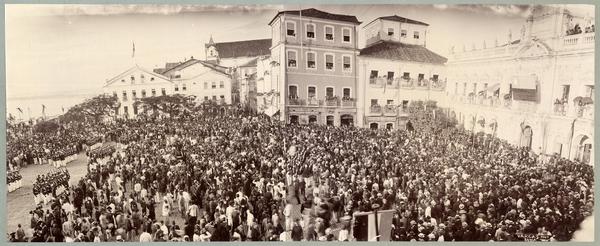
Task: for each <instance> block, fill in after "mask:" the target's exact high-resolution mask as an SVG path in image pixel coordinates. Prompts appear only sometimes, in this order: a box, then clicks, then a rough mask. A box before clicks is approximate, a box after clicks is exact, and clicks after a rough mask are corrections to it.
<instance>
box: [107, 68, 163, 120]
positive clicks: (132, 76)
mask: <svg viewBox="0 0 600 246" xmlns="http://www.w3.org/2000/svg"><path fill="white" fill-rule="evenodd" d="M174 85H175V83H173V82H172V81H171V80H169V78H167V77H165V76H163V75H161V74H157V73H154V72H150V71H148V70H145V69H143V68H141V67H139V66H137V65H136V66H134V67H132V68H130V69H128V70H127V71H125V72H123V73H121V74H119V75H117V76H115V77H113V78H112V79H109V80H108V81H107V82H106V85H104V87H103V91H104V93H105V94H107V95H113V96H115V97H117V98H118V99H119V102H120V103H121V106H120V107H119V109H118V110H117V115H119V116H120V117H125V118H133V117H135V116H136V115H137V114H138V108H137V107H135V105H134V102H135V101H136V99H138V98H144V97H153V96H160V95H170V94H172V93H173V89H174Z"/></svg>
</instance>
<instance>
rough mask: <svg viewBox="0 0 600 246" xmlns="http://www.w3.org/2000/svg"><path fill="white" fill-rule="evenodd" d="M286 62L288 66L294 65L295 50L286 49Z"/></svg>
mask: <svg viewBox="0 0 600 246" xmlns="http://www.w3.org/2000/svg"><path fill="white" fill-rule="evenodd" d="M287 64H288V67H296V51H293V50H288V52H287Z"/></svg>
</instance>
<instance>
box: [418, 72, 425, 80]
mask: <svg viewBox="0 0 600 246" xmlns="http://www.w3.org/2000/svg"><path fill="white" fill-rule="evenodd" d="M423 79H425V74H422V73H420V74H419V81H423Z"/></svg>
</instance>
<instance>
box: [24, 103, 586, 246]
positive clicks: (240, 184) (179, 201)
mask: <svg viewBox="0 0 600 246" xmlns="http://www.w3.org/2000/svg"><path fill="white" fill-rule="evenodd" d="M411 112H412V117H411V127H410V130H396V131H389V130H369V129H360V128H353V127H332V126H318V125H285V124H283V123H281V122H278V121H274V120H271V119H269V118H266V117H264V116H258V115H252V114H247V113H244V112H242V111H241V110H237V109H229V110H227V111H226V112H223V111H221V110H214V109H210V110H203V111H200V112H198V114H197V115H193V116H189V117H187V118H179V119H176V120H175V119H169V118H165V119H155V120H128V121H119V122H117V124H116V126H115V127H114V128H113V130H112V131H110V133H107V134H109V135H110V136H111V137H110V138H111V139H112V140H114V141H115V142H117V143H118V146H119V147H118V148H114V147H110V148H102V149H99V150H97V151H94V152H90V153H88V155H89V157H90V158H89V160H90V161H89V166H88V173H87V175H86V176H85V177H84V178H83V179H82V180H80V181H79V182H78V184H77V185H75V186H73V187H70V189H69V192H65V193H63V194H62V195H61V196H58V197H57V198H56V199H54V200H53V201H51V202H50V209H48V210H46V211H44V210H43V208H42V207H41V206H40V207H38V209H36V210H35V211H32V213H31V220H32V223H31V225H30V226H31V228H32V229H33V230H34V232H35V233H34V236H33V238H32V241H60V242H62V241H66V242H73V241H75V242H79V241H85V242H105V241H140V242H153V241H263V240H264V241H301V240H304V241H331V240H336V241H338V240H339V241H348V240H354V239H353V238H364V235H360V231H361V230H353V226H352V220H351V218H352V215H353V214H355V213H356V212H368V211H371V210H372V208H373V207H380V208H381V209H383V210H389V209H392V210H394V211H395V213H394V218H393V221H392V229H391V230H390V231H381V232H380V233H389V235H390V237H391V238H392V240H397V241H522V240H529V239H530V238H531V235H533V238H534V240H569V239H571V237H572V235H573V233H574V231H576V230H577V229H578V228H579V225H580V223H581V222H582V221H583V219H584V218H585V217H587V216H589V215H590V214H591V212H592V209H593V186H594V180H593V170H592V168H591V167H590V166H588V165H585V164H581V163H579V162H577V161H570V160H567V159H563V158H560V157H558V156H537V155H535V154H533V153H532V152H530V151H528V150H527V149H524V148H518V147H515V146H512V145H510V144H508V143H506V142H504V141H502V140H499V139H496V138H493V137H491V136H486V135H483V134H476V135H474V134H471V133H469V132H466V131H465V130H463V129H461V128H459V127H454V126H453V125H452V124H451V122H450V121H448V120H446V119H445V118H444V117H443V114H441V113H439V112H438V113H437V114H436V117H435V118H434V117H433V116H432V115H431V113H428V112H426V111H424V110H411ZM374 204H377V206H373V205H374Z"/></svg>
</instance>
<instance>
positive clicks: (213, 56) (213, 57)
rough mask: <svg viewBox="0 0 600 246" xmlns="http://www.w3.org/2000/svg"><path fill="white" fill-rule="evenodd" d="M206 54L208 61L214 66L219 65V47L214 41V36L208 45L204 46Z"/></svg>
mask: <svg viewBox="0 0 600 246" xmlns="http://www.w3.org/2000/svg"><path fill="white" fill-rule="evenodd" d="M204 48H205V49H204V52H205V54H206V59H205V60H206V61H207V62H210V63H214V64H219V51H217V46H216V45H215V42H214V41H213V38H212V35H211V36H210V40H209V41H208V44H205V45H204Z"/></svg>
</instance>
